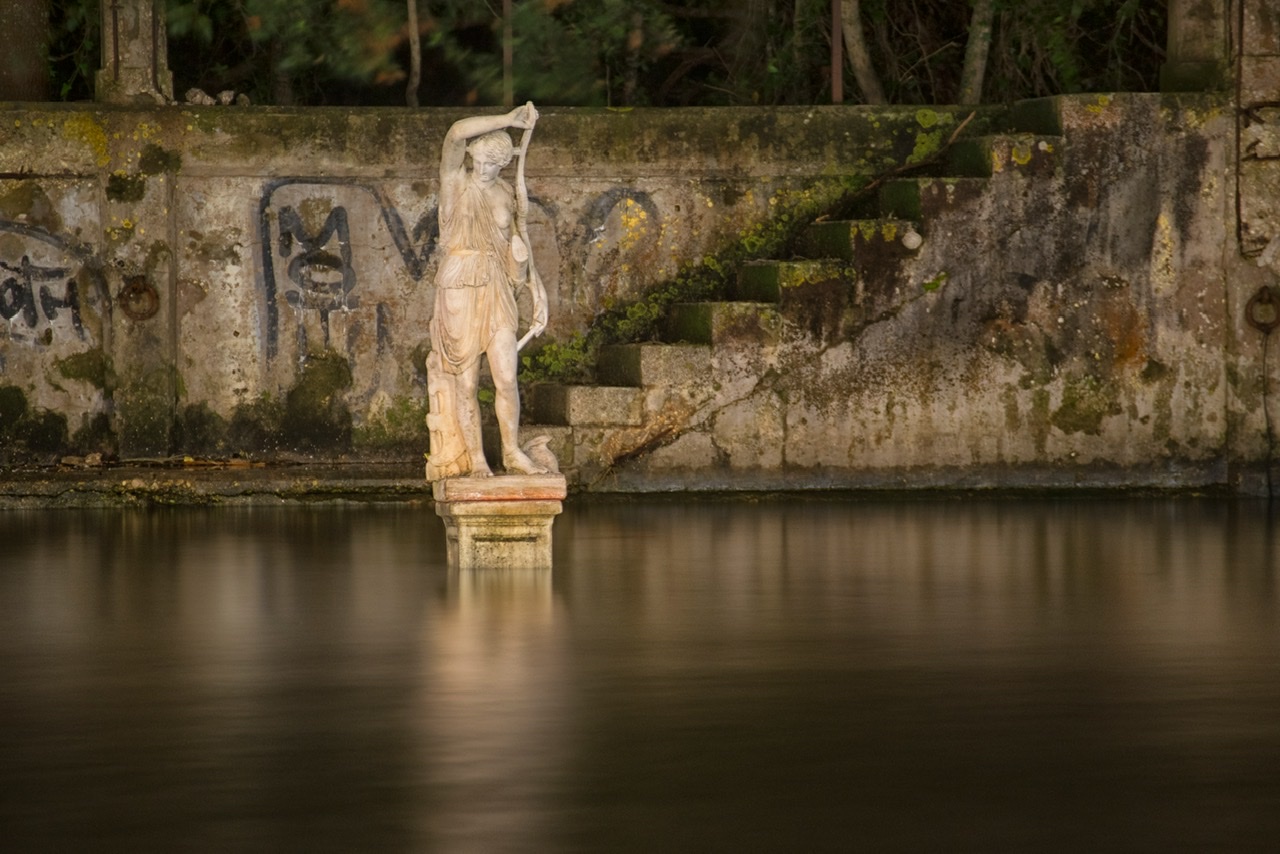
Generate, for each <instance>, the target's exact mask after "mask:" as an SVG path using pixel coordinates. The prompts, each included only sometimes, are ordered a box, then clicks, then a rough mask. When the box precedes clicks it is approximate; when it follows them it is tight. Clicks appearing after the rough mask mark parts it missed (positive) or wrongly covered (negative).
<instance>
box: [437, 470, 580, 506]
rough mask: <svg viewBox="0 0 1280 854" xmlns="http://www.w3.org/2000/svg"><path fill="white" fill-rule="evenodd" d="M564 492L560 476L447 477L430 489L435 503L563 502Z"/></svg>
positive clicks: (566, 493) (564, 481)
mask: <svg viewBox="0 0 1280 854" xmlns="http://www.w3.org/2000/svg"><path fill="white" fill-rule="evenodd" d="M568 492H569V489H568V483H567V481H566V480H565V477H564V475H562V474H532V475H509V474H508V475H497V476H495V477H448V478H445V479H444V480H437V481H436V482H435V483H433V484H432V486H431V494H432V496H433V497H434V498H435V500H436V501H563V500H564V497H565V496H566V495H568Z"/></svg>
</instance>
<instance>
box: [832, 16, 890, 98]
mask: <svg viewBox="0 0 1280 854" xmlns="http://www.w3.org/2000/svg"><path fill="white" fill-rule="evenodd" d="M840 19H841V20H840V29H841V30H843V31H844V46H845V52H846V53H848V54H849V67H850V68H851V69H852V70H853V79H854V80H856V81H858V88H859V89H861V90H862V98H863V100H865V101H866V102H867V103H868V104H885V103H888V102H887V101H886V100H885V97H884V89H882V88H881V86H880V78H879V77H878V76H877V75H876V70H875V68H874V67H873V66H872V64H871V54H870V53H868V52H867V42H866V39H864V38H863V37H862V10H861V8H860V0H844V5H843V6H842V7H841V9H840Z"/></svg>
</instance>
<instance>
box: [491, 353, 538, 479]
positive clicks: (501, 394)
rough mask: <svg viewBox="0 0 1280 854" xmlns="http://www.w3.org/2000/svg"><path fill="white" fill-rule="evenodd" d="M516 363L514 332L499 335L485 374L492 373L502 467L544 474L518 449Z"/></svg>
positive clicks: (521, 471) (518, 396) (509, 472)
mask: <svg viewBox="0 0 1280 854" xmlns="http://www.w3.org/2000/svg"><path fill="white" fill-rule="evenodd" d="M518 363H519V360H518V352H517V350H516V333H515V330H509V331H508V330H503V331H502V332H499V333H498V334H497V335H496V336H494V339H493V343H491V344H490V345H489V372H490V373H491V374H493V392H494V404H493V406H494V411H495V413H496V414H497V416H498V431H499V432H500V433H501V434H502V466H503V468H505V469H506V470H507V473H508V474H546V473H547V470H546V469H545V468H543V467H542V466H540V465H538V464H537V463H535V462H534V461H533V460H531V459H529V455H528V454H526V453H525V452H524V451H522V450H520V386H519V384H518V383H517V380H516V375H517V368H516V366H517V364H518Z"/></svg>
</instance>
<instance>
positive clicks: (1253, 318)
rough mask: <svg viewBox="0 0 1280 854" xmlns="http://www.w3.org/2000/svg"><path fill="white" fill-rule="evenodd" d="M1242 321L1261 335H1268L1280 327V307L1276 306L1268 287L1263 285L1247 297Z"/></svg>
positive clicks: (1273, 296)
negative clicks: (1245, 321)
mask: <svg viewBox="0 0 1280 854" xmlns="http://www.w3.org/2000/svg"><path fill="white" fill-rule="evenodd" d="M1244 319H1245V320H1247V321H1248V322H1249V325H1250V326H1252V327H1253V328H1254V329H1256V330H1258V331H1259V332H1261V333H1262V334H1263V335H1270V334H1271V331H1272V330H1273V329H1275V328H1276V327H1277V326H1280V305H1277V302H1276V298H1275V295H1274V294H1273V293H1272V292H1271V288H1270V287H1268V286H1267V285H1263V286H1262V287H1260V288H1258V290H1257V292H1256V293H1255V294H1254V295H1253V296H1251V297H1249V301H1248V302H1247V303H1245V306H1244Z"/></svg>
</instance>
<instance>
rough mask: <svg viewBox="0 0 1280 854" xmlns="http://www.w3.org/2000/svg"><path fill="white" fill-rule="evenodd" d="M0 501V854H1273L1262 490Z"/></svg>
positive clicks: (1274, 765)
mask: <svg viewBox="0 0 1280 854" xmlns="http://www.w3.org/2000/svg"><path fill="white" fill-rule="evenodd" d="M555 537H556V567H555V570H554V571H553V572H552V573H549V574H548V573H518V574H504V573H502V572H498V571H494V572H484V573H475V574H465V575H459V574H451V573H450V572H449V571H448V570H447V569H446V567H445V566H444V564H443V558H444V540H443V526H442V524H441V523H440V521H439V520H438V519H437V518H436V517H435V515H434V513H433V512H432V510H431V509H430V508H429V507H414V506H354V507H353V506H348V507H334V506H327V507H293V508H270V509H268V508H252V509H248V508H242V509H222V510H193V509H183V510H164V511H150V512H147V511H58V512H48V513H34V512H9V513H0V847H2V848H3V849H4V850H6V851H340V852H345V851H442V852H453V851H463V852H470V851H476V852H501V851H645V852H649V851H828V850H829V851H845V850H850V851H926V850H928V851H1000V850H1006V851H1007V850H1018V851H1208V850H1221V851H1253V850H1256V851H1274V850H1277V849H1276V846H1277V844H1280V843H1278V842H1277V840H1280V602H1278V596H1277V573H1278V571H1280V526H1278V525H1277V523H1276V517H1275V515H1274V512H1273V509H1272V508H1271V507H1270V506H1269V505H1267V504H1266V503H1265V502H1256V503H1250V502H1241V503H1234V502H1217V501H1207V500H1190V499H1186V500H1127V501H1113V500H1105V501H1101V500H1095V501H1017V502H1014V501H1005V502H987V501H944V500H940V501H918V502H868V501H836V500H832V501H813V500H806V501H786V500H777V501H768V502H761V503H745V502H738V503H716V502H689V501H684V502H666V501H657V500H653V501H648V500H646V501H639V502H630V503H600V502H598V501H588V500H580V501H577V502H573V503H570V504H569V505H568V506H567V508H566V512H565V514H564V515H563V516H562V517H561V518H560V520H559V521H558V522H557V525H556V531H555Z"/></svg>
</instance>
